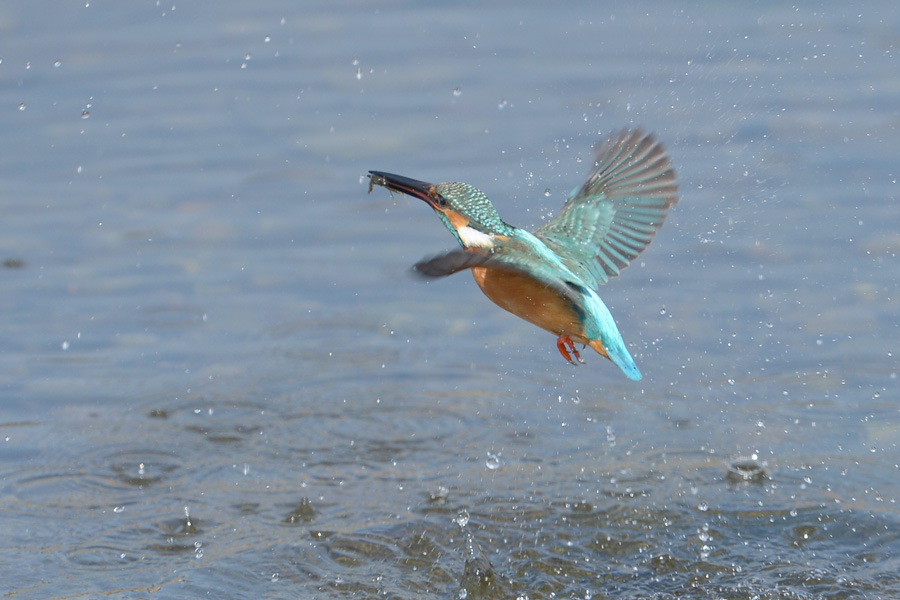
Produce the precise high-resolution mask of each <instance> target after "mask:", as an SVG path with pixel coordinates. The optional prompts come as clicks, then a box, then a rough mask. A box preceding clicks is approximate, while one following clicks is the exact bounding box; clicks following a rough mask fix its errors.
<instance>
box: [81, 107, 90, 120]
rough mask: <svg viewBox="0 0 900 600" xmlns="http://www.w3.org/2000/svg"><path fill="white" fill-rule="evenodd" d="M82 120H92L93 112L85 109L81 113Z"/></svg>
mask: <svg viewBox="0 0 900 600" xmlns="http://www.w3.org/2000/svg"><path fill="white" fill-rule="evenodd" d="M81 118H82V119H90V118H91V111H89V110H88V109H86V108H85V109H83V110H82V111H81Z"/></svg>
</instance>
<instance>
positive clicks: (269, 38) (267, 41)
mask: <svg viewBox="0 0 900 600" xmlns="http://www.w3.org/2000/svg"><path fill="white" fill-rule="evenodd" d="M271 41H272V36H271V35H267V36H266V37H264V38H263V42H265V43H266V44H268V43H269V42H271Z"/></svg>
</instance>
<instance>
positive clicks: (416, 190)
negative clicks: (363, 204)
mask: <svg viewBox="0 0 900 600" xmlns="http://www.w3.org/2000/svg"><path fill="white" fill-rule="evenodd" d="M376 185H380V186H383V187H386V188H387V189H389V190H390V191H392V192H400V193H401V194H407V195H409V196H414V197H416V198H418V199H419V200H424V201H425V202H427V203H428V205H429V206H431V207H432V208H436V207H437V205H436V201H437V197H438V195H437V191H436V190H435V189H434V184H433V183H425V182H424V181H419V180H417V179H410V178H409V177H404V176H403V175H394V174H393V173H384V172H382V171H369V193H370V194H371V193H372V188H373V187H375V186H376Z"/></svg>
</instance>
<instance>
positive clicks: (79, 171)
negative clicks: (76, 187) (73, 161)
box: [75, 165, 81, 175]
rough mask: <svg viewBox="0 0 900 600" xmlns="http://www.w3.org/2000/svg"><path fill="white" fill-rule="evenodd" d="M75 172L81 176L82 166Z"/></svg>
mask: <svg viewBox="0 0 900 600" xmlns="http://www.w3.org/2000/svg"><path fill="white" fill-rule="evenodd" d="M75 172H76V173H78V174H79V175H81V165H78V167H77V168H76V169H75Z"/></svg>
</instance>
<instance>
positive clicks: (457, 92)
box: [453, 87, 462, 98]
mask: <svg viewBox="0 0 900 600" xmlns="http://www.w3.org/2000/svg"><path fill="white" fill-rule="evenodd" d="M453 95H454V96H455V97H457V98H459V97H460V96H462V88H460V87H455V88H453Z"/></svg>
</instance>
